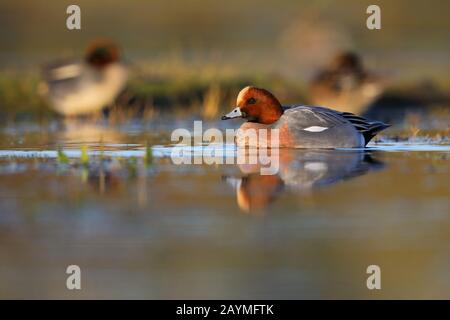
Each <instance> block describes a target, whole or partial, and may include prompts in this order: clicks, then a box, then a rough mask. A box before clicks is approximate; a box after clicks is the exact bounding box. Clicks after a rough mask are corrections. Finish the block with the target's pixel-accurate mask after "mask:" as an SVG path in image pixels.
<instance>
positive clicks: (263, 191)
mask: <svg viewBox="0 0 450 320" xmlns="http://www.w3.org/2000/svg"><path fill="white" fill-rule="evenodd" d="M279 152H280V153H279V172H278V174H275V175H261V174H260V169H261V167H262V165H261V164H260V163H257V164H242V165H239V169H240V171H241V172H242V173H243V174H244V176H243V177H238V178H236V177H232V176H225V180H226V181H227V182H229V183H230V184H231V185H232V186H233V187H234V188H235V189H236V200H237V203H238V205H239V207H240V208H241V209H242V210H244V211H258V210H261V209H263V208H265V207H267V206H268V205H269V204H270V203H271V202H272V201H273V200H275V199H276V198H277V196H278V195H279V194H280V193H281V191H282V190H290V191H291V192H296V193H299V194H305V193H309V192H311V190H313V189H315V188H320V187H324V186H328V185H332V184H334V183H337V182H339V181H342V180H346V179H349V178H353V177H357V176H360V175H363V174H366V173H368V172H369V171H371V170H374V169H381V168H383V167H384V164H383V163H382V162H380V161H378V160H376V159H374V158H373V157H372V156H371V155H370V154H369V153H367V152H363V151H336V150H333V151H332V150H320V151H317V150H316V151H300V150H288V149H281V150H280V151H279Z"/></svg>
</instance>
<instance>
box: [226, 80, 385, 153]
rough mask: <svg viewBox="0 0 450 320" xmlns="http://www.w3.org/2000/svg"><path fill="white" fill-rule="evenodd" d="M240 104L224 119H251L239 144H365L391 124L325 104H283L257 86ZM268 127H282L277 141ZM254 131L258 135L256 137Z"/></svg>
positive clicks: (240, 98)
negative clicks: (322, 105) (334, 108)
mask: <svg viewBox="0 0 450 320" xmlns="http://www.w3.org/2000/svg"><path fill="white" fill-rule="evenodd" d="M236 105H237V106H236V107H235V108H234V109H233V110H232V111H231V112H229V113H228V114H226V115H224V116H222V118H221V119H222V120H229V119H235V118H242V119H245V120H247V121H246V122H244V123H243V124H242V125H241V126H240V128H239V130H237V132H236V135H235V137H236V144H237V146H239V147H256V148H258V147H269V145H270V147H277V146H278V147H286V148H319V149H321V148H328V149H334V148H364V147H365V146H366V145H367V144H368V143H369V141H370V140H371V139H372V138H373V137H374V136H375V135H377V134H378V133H379V132H380V131H382V130H384V129H386V128H388V127H389V125H388V124H385V123H383V122H380V121H370V120H367V119H365V118H363V117H360V116H357V115H355V114H353V113H350V112H341V111H337V110H333V109H329V108H325V107H319V106H308V105H292V106H282V105H281V103H280V102H279V101H278V99H277V98H276V97H275V96H274V95H273V94H272V93H271V92H269V91H268V90H266V89H263V88H258V87H254V86H248V87H245V88H244V89H242V90H241V91H240V92H239V94H238V96H237V100H236ZM262 129H263V130H262ZM267 129H278V131H277V132H278V140H277V141H274V136H271V135H272V133H273V131H272V130H267ZM254 133H257V134H256V139H253V138H252V137H253V136H254ZM269 142H270V143H269ZM274 142H275V143H276V144H275V145H274Z"/></svg>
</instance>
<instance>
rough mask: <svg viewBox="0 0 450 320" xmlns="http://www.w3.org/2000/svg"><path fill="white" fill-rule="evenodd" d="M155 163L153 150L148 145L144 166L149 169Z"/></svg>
mask: <svg viewBox="0 0 450 320" xmlns="http://www.w3.org/2000/svg"><path fill="white" fill-rule="evenodd" d="M152 162H153V150H152V147H151V146H150V145H149V144H148V143H146V145H145V155H144V164H145V165H146V166H147V167H148V166H150V165H151V164H152Z"/></svg>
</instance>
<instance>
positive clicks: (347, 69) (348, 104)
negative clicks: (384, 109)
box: [309, 52, 383, 114]
mask: <svg viewBox="0 0 450 320" xmlns="http://www.w3.org/2000/svg"><path fill="white" fill-rule="evenodd" d="M382 91H383V88H382V85H381V81H380V79H379V78H377V77H376V76H375V75H373V74H371V73H370V72H369V71H367V70H365V68H364V66H363V64H362V62H361V59H360V58H359V57H358V55H357V54H355V53H353V52H343V53H340V54H338V55H337V56H336V57H334V59H333V60H332V61H331V64H330V65H329V66H328V67H327V68H325V69H324V70H321V71H320V72H319V73H318V74H317V75H316V76H315V77H314V78H313V79H312V81H311V83H310V87H309V92H310V94H309V96H310V102H311V103H312V104H314V105H319V106H324V107H327V106H328V107H330V106H332V107H333V108H334V109H337V110H339V111H349V112H352V113H355V114H363V113H364V112H365V111H366V109H367V108H368V106H369V105H370V104H371V103H372V102H373V101H375V99H376V98H377V97H379V96H380V94H381V93H382Z"/></svg>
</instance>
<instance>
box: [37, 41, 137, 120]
mask: <svg viewBox="0 0 450 320" xmlns="http://www.w3.org/2000/svg"><path fill="white" fill-rule="evenodd" d="M43 73H44V75H43V77H44V83H43V84H42V86H41V92H42V93H44V94H45V96H46V97H47V98H48V100H49V102H50V104H51V106H52V107H53V109H54V110H55V111H57V112H58V113H60V114H62V115H65V116H73V115H80V114H89V113H95V112H97V111H100V110H102V109H103V108H104V107H106V106H108V105H110V104H111V103H113V101H114V100H115V98H116V97H117V96H118V94H119V93H120V92H121V90H122V89H123V88H124V86H125V84H126V81H127V78H128V75H127V68H126V67H125V65H124V64H122V63H121V62H120V50H119V48H118V46H117V45H116V44H115V43H113V42H111V41H109V40H98V41H95V42H93V43H92V44H91V45H89V46H88V48H87V50H86V54H85V58H84V61H80V62H77V61H74V62H63V63H61V62H57V63H53V64H51V65H48V66H47V67H45V68H44V72H43Z"/></svg>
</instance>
